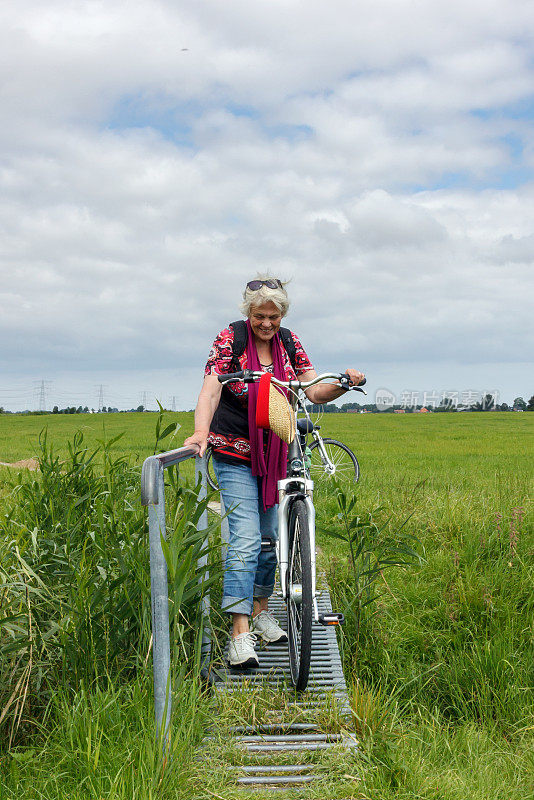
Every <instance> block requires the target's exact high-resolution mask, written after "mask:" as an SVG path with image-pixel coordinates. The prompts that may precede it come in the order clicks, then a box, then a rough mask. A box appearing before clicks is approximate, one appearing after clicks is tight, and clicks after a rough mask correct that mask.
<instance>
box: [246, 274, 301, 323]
mask: <svg viewBox="0 0 534 800" xmlns="http://www.w3.org/2000/svg"><path fill="white" fill-rule="evenodd" d="M269 278H272V275H265V274H263V273H259V274H258V275H257V276H256V280H259V281H266V280H269ZM275 280H276V279H275ZM280 283H281V284H282V288H279V287H278V288H276V289H270V288H269V287H268V286H260V288H259V289H256V291H253V290H252V289H249V288H248V287H247V286H245V291H244V292H243V302H242V303H241V305H240V306H239V308H240V310H241V311H242V313H243V314H244V315H245V317H249V316H250V311H251V309H252V307H253V306H262V305H263V304H264V303H269V302H271V303H274V305H275V306H276V308H277V309H278V310H279V311H280V313H281V315H282V316H283V317H285V315H286V314H287V312H288V311H289V297H288V296H287V292H286V290H285V286H286V285H287V284H288V283H289V281H282V280H281V281H280Z"/></svg>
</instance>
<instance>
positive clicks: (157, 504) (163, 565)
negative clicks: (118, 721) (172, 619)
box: [141, 447, 211, 748]
mask: <svg viewBox="0 0 534 800" xmlns="http://www.w3.org/2000/svg"><path fill="white" fill-rule="evenodd" d="M189 458H195V477H196V478H197V481H198V478H199V476H200V492H199V500H204V499H205V497H206V474H207V473H206V459H205V458H204V457H202V458H200V456H198V448H197V447H179V448H178V449H177V450H169V451H168V452H166V453H159V454H158V455H154V456H149V458H147V459H146V460H145V461H144V463H143V469H142V471H141V503H142V505H144V506H148V531H149V543H150V595H151V605H152V666H153V673H154V713H155V719H156V737H157V741H158V742H161V744H162V746H163V747H164V748H167V747H168V744H169V729H170V721H171V710H172V692H171V680H170V674H171V642H170V631H169V589H168V582H167V562H166V561H165V556H164V554H163V549H162V547H161V537H162V536H163V537H165V535H166V526H165V481H164V471H165V469H166V468H167V467H172V466H177V465H178V464H180V463H181V462H182V461H186V460H187V459H189ZM207 527H208V514H207V510H204V511H203V513H202V514H201V515H200V518H199V520H198V524H197V530H199V531H200V530H206V529H207ZM202 549H203V552H204V555H202V556H201V557H200V558H199V560H198V562H197V565H198V568H199V569H205V570H207V566H208V555H207V547H203V548H202ZM204 576H206V573H204ZM209 611H210V599H209V595H205V596H204V598H203V600H202V615H203V617H204V619H205V620H207V618H208V616H209ZM210 648H211V632H210V630H209V627H208V626H205V627H204V633H203V638H202V665H203V666H204V664H205V663H206V662H207V660H208V659H209V656H210ZM164 717H165V721H163V718H164Z"/></svg>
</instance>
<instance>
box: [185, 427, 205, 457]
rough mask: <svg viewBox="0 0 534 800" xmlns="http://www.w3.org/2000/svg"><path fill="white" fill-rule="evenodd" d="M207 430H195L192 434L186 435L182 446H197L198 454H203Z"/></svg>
mask: <svg viewBox="0 0 534 800" xmlns="http://www.w3.org/2000/svg"><path fill="white" fill-rule="evenodd" d="M208 433H209V431H195V432H194V433H193V435H192V436H188V437H187V439H186V440H185V442H184V447H195V446H196V447H198V448H200V449H199V453H198V454H199V456H203V455H204V453H205V452H206V447H207V446H208Z"/></svg>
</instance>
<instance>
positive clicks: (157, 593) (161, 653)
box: [148, 462, 172, 748]
mask: <svg viewBox="0 0 534 800" xmlns="http://www.w3.org/2000/svg"><path fill="white" fill-rule="evenodd" d="M156 463H157V473H156V475H155V489H156V497H155V498H154V501H153V502H152V503H150V505H149V507H148V520H149V522H148V525H149V540H150V594H151V603H152V666H153V672H154V707H155V716H156V737H157V740H158V741H160V737H161V741H162V743H163V744H164V747H165V748H166V747H167V746H168V742H169V726H170V721H171V706H172V691H171V680H170V671H171V642H170V633H169V588H168V584H167V562H166V561H165V556H164V554H163V550H162V547H161V536H165V534H166V528H165V482H164V477H163V470H164V468H163V465H162V464H160V463H159V462H156ZM164 716H165V721H163V717H164Z"/></svg>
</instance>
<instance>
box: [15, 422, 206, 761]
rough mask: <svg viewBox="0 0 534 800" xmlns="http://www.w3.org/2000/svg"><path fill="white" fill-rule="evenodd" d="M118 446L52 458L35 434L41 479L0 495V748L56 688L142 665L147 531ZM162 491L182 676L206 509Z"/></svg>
mask: <svg viewBox="0 0 534 800" xmlns="http://www.w3.org/2000/svg"><path fill="white" fill-rule="evenodd" d="M160 417H161V415H160ZM172 427H173V426H169V428H168V429H166V431H167V432H170V430H171V428H172ZM166 431H164V432H163V434H161V418H160V419H158V430H157V435H156V447H157V446H158V445H160V443H161V440H162V439H163V438H164V436H165V435H166ZM119 438H120V436H118V437H114V438H113V439H110V440H107V441H106V440H101V441H100V443H99V444H98V445H97V446H96V447H92V448H88V447H86V446H85V444H84V440H83V435H82V434H81V433H79V432H78V433H76V434H75V435H74V437H73V438H72V440H70V441H69V442H68V448H67V449H68V455H67V457H63V458H60V457H59V456H58V455H57V454H56V453H55V449H54V447H53V445H52V444H51V443H50V441H49V439H48V436H47V433H46V431H44V432H43V433H42V434H41V437H40V454H39V465H40V473H38V474H37V475H30V474H29V473H20V474H19V475H18V476H17V477H16V478H15V479H14V480H13V479H12V480H11V482H10V483H9V484H8V486H7V487H6V488H7V491H6V492H5V494H4V498H3V501H2V513H0V748H3V749H5V748H6V747H9V746H10V745H11V744H13V742H14V741H17V740H18V741H23V740H24V737H26V736H27V734H29V733H30V732H31V730H32V725H34V724H35V722H36V721H38V720H40V719H41V718H42V717H43V715H44V714H45V711H46V709H47V707H48V705H49V703H50V701H51V699H52V698H53V697H54V695H55V694H56V692H57V691H58V689H59V688H60V687H61V691H62V692H63V693H65V692H67V693H68V691H71V692H72V693H75V692H77V691H78V690H80V689H81V688H85V689H86V690H89V689H91V687H94V686H95V685H101V686H102V685H105V684H107V683H108V682H110V681H111V682H112V683H113V684H114V685H115V686H116V685H117V684H118V683H120V682H121V681H127V680H130V679H131V678H133V677H134V676H135V675H136V674H138V673H140V672H143V671H144V670H145V669H146V667H147V665H148V663H149V659H150V647H151V636H150V627H151V625H150V574H149V551H148V541H147V539H148V536H147V522H146V515H145V511H144V509H143V508H142V507H141V504H140V497H139V486H140V471H139V468H138V466H135V465H132V463H131V460H130V459H129V458H128V457H126V456H124V455H116V454H115V453H114V445H115V444H116V442H117V441H118V439H119ZM170 483H171V485H170V486H169V487H168V489H167V492H168V499H167V507H168V512H169V513H168V520H169V532H168V536H169V545H170V549H169V553H170V554H171V555H170V556H169V566H170V588H171V598H170V599H171V612H172V613H171V624H172V635H173V643H174V651H175V659H174V663H175V664H178V665H181V666H179V671H180V674H181V675H182V676H183V675H184V674H185V673H186V672H187V671H189V670H191V669H193V668H194V665H195V662H196V663H197V664H198V655H199V629H200V625H201V620H200V609H201V599H202V597H203V596H204V594H205V592H206V591H207V588H208V585H207V583H206V582H205V581H204V580H203V578H204V576H203V571H202V570H199V569H198V567H197V560H196V559H197V558H198V556H199V555H201V554H202V553H203V552H204V533H199V532H197V530H196V521H197V520H198V518H199V516H200V514H201V513H202V511H203V509H204V507H205V502H199V499H198V489H197V488H195V487H188V486H186V485H183V484H181V483H178V481H177V480H176V479H175V477H174V478H172V477H171V481H170ZM213 574H214V573H213V571H212V575H213ZM213 579H215V577H214V578H213ZM17 737H18V739H17Z"/></svg>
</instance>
